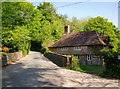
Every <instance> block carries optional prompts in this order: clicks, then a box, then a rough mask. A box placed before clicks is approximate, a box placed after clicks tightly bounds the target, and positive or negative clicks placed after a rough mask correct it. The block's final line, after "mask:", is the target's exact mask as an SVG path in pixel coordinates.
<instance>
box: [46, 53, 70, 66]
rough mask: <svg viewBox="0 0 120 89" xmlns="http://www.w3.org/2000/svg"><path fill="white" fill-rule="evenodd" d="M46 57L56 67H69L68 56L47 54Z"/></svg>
mask: <svg viewBox="0 0 120 89" xmlns="http://www.w3.org/2000/svg"><path fill="white" fill-rule="evenodd" d="M45 57H47V58H48V59H49V60H50V61H52V62H53V63H55V64H56V65H58V66H60V67H65V66H67V62H68V59H69V58H68V57H66V56H63V55H59V54H55V53H51V52H48V53H45Z"/></svg>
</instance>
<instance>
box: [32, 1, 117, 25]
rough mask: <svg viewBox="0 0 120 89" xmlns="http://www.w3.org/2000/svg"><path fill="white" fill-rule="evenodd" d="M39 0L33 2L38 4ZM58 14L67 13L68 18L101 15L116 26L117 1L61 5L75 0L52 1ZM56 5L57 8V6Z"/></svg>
mask: <svg viewBox="0 0 120 89" xmlns="http://www.w3.org/2000/svg"><path fill="white" fill-rule="evenodd" d="M39 3H40V2H33V4H34V5H38V4H39ZM52 3H53V5H54V7H55V8H56V11H57V13H58V14H62V15H64V14H66V15H68V19H71V18H72V17H77V18H78V19H82V18H87V17H96V16H102V17H104V18H106V19H108V20H109V21H110V22H112V23H113V24H114V25H116V26H117V27H118V3H117V2H84V3H78V4H73V5H69V6H66V7H61V8H59V7H60V6H64V5H68V4H72V3H76V2H52ZM57 7H58V8H57Z"/></svg>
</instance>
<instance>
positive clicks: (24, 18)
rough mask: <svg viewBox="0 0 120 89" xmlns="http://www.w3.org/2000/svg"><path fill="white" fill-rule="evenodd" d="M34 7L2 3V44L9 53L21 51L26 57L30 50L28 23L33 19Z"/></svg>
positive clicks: (19, 3) (29, 4)
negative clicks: (8, 49) (7, 48)
mask: <svg viewBox="0 0 120 89" xmlns="http://www.w3.org/2000/svg"><path fill="white" fill-rule="evenodd" d="M34 11H35V10H34V6H33V5H32V4H31V3H29V2H3V3H2V43H3V46H4V45H5V46H7V47H9V48H12V49H10V51H11V52H15V51H22V52H23V55H26V54H27V53H28V52H29V49H30V35H29V33H30V31H29V25H28V24H30V22H33V19H34V13H35V12H34Z"/></svg>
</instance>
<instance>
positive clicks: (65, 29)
mask: <svg viewBox="0 0 120 89" xmlns="http://www.w3.org/2000/svg"><path fill="white" fill-rule="evenodd" d="M69 33H70V25H65V27H64V35H66V34H69Z"/></svg>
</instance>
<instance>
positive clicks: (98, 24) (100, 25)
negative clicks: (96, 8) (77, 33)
mask: <svg viewBox="0 0 120 89" xmlns="http://www.w3.org/2000/svg"><path fill="white" fill-rule="evenodd" d="M94 30H96V31H98V32H99V33H100V34H102V35H103V36H109V38H110V41H109V44H110V45H111V46H113V47H114V48H113V49H112V50H113V51H117V49H118V34H120V33H119V32H120V31H119V30H118V28H117V27H115V25H113V24H112V23H111V22H109V21H108V20H107V19H104V18H103V17H100V16H98V17H95V18H91V19H89V20H88V22H87V24H86V25H85V26H84V31H94Z"/></svg>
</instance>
